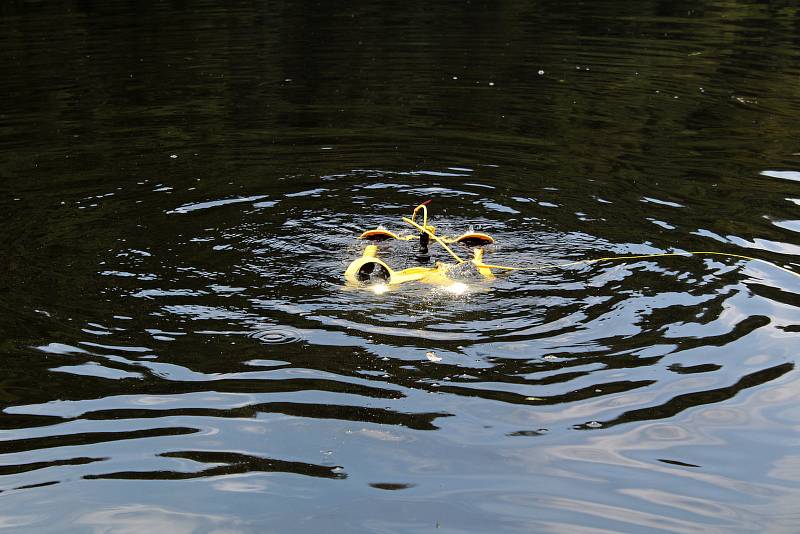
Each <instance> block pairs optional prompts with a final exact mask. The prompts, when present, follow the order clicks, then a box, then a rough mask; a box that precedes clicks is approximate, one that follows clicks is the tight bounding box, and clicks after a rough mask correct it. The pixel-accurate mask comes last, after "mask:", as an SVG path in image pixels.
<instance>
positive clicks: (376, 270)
mask: <svg viewBox="0 0 800 534" xmlns="http://www.w3.org/2000/svg"><path fill="white" fill-rule="evenodd" d="M430 202H431V201H430V200H427V201H425V202H423V203H422V204H419V205H418V206H417V207H416V208H414V211H413V212H412V213H411V217H403V218H402V220H403V222H404V223H406V224H408V225H409V226H411V227H413V228H414V229H416V230H417V231H418V232H419V233H417V234H415V233H411V234H398V233H395V232H392V231H390V230H387V229H386V228H383V227H382V226H379V227H377V228H375V229H373V230H367V231H366V232H363V233H362V234H361V235H360V236H358V239H362V240H366V241H371V242H372V244H369V245H367V246H366V247H365V248H364V252H363V254H362V255H361V257H359V258H356V259H355V260H353V261H352V262H351V263H350V265H349V266H348V267H347V269H346V270H345V272H344V277H345V280H347V283H348V285H350V286H354V287H369V288H370V289H371V290H372V291H373V292H375V293H377V294H380V293H384V292H386V291H388V290H389V289H390V288H391V287H392V286H398V285H400V284H404V283H407V282H420V283H423V284H431V285H436V286H442V287H444V289H446V290H448V291H450V292H452V293H456V294H460V293H464V292H465V291H466V290H467V286H466V285H465V284H464V283H463V282H460V281H459V280H458V278H459V277H460V276H461V275H463V273H464V272H465V270H464V267H468V268H469V270H471V271H473V272H475V271H477V273H478V274H479V275H480V277H482V279H484V280H492V279H494V277H495V276H494V274H493V273H492V270H504V271H530V270H543V269H549V268H556V267H569V266H572V265H581V264H582V265H589V264H593V263H598V262H603V261H628V260H637V259H649V258H664V257H669V256H682V257H687V256H717V257H720V256H721V257H727V258H736V259H740V260H748V261H755V262H761V263H766V264H767V265H770V266H772V267H775V268H777V269H780V270H782V271H785V272H787V273H789V274H793V275H794V276H800V274H798V273H797V272H796V271H793V270H791V269H787V268H786V267H782V266H780V265H776V264H774V263H772V262H770V261H767V260H763V259H761V258H753V257H751V256H744V255H742V254H732V253H728V252H715V251H680V252H662V253H656V254H639V255H631V256H609V257H603V258H594V259H585V260H577V261H570V262H566V263H550V264H538V265H533V266H519V267H509V266H506V265H492V264H487V263H484V261H483V255H484V248H483V247H484V246H485V245H490V244H492V243H494V242H495V240H494V238H493V237H492V236H490V235H488V234H485V233H483V232H475V231H472V230H470V231H468V232H464V233H463V234H461V235H459V236H457V237H448V236H439V235H436V228H435V227H434V226H431V225H429V224H428V204H429V203H430ZM420 212H422V224H420V223H418V222H417V216H418V214H419V213H420ZM415 239H417V240H418V241H419V247H420V254H419V256H420V257H422V258H427V256H428V245H429V244H430V242H431V240H433V241H434V242H435V243H437V244H439V245H441V246H442V248H444V250H446V251H447V252H448V254H450V256H452V257H453V259H454V260H455V263H446V262H441V261H437V262H436V263H435V264H434V266H433V267H424V266H417V267H409V268H407V269H402V270H399V271H397V270H394V269H392V268H391V267H389V265H388V264H387V263H386V262H385V261H383V260H382V259H380V258H379V257H378V245H377V244H375V243H380V242H384V241H390V240H395V241H413V240H415ZM451 244H460V245H465V246H468V247H471V248H472V259H471V260H469V261H466V260H463V259H462V258H461V257H460V256H459V255H458V254H456V253H455V252H454V251H453V249H452V248H450V246H449V245H451Z"/></svg>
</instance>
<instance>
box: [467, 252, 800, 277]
mask: <svg viewBox="0 0 800 534" xmlns="http://www.w3.org/2000/svg"><path fill="white" fill-rule="evenodd" d="M702 255H710V256H724V257H728V258H739V259H742V260H750V261H758V262H761V263H766V264H767V265H771V266H772V267H776V268H778V269H780V270H781V271H786V272H787V273H789V274H793V275H795V276H800V273H797V272H795V271H792V270H791V269H787V268H786V267H781V266H780V265H777V264H775V263H772V262H770V261H767V260H762V259H761V258H753V257H752V256H744V255H742V254H732V253H728V252H712V251H707V250H698V251H686V252H662V253H658V254H639V255H635V256H609V257H606V258H595V259H591V260H578V261H570V262H567V263H550V264H543V265H536V266H531V267H509V266H507V265H489V264H479V265H478V267H487V268H489V269H504V270H506V271H535V270H541V269H550V268H554V267H569V266H571V265H581V264H590V263H597V262H601V261H619V260H622V261H624V260H637V259H646V258H664V257H667V256H683V257H686V256H702Z"/></svg>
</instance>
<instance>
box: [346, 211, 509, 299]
mask: <svg viewBox="0 0 800 534" xmlns="http://www.w3.org/2000/svg"><path fill="white" fill-rule="evenodd" d="M429 203H430V200H428V201H426V202H423V203H422V204H420V205H418V206H417V207H416V208H414V211H413V212H412V213H411V217H403V222H405V223H406V224H408V225H410V226H412V227H413V228H415V229H417V230H418V231H419V234H397V233H395V232H392V231H390V230H387V229H385V228H383V227H380V226H379V227H378V228H375V229H374V230H367V231H366V232H364V233H362V234H361V235H360V236H358V239H363V240H367V241H372V242H382V241H388V240H396V241H412V240H414V239H418V240H419V247H420V255H421V256H423V257H425V256H427V253H428V245H429V244H430V241H431V240H433V241H434V242H435V243H438V244H439V245H441V246H442V247H443V248H444V249H445V250H446V251H447V252H448V253H449V254H450V255H451V256H452V257H453V258H454V259H455V260H456V263H445V262H441V261H437V262H436V264H435V265H434V266H433V267H422V266H420V267H409V268H408V269H403V270H400V271H396V270H394V269H392V268H391V267H389V265H387V264H386V262H384V261H383V260H381V259H380V258H379V257H378V245H375V244H370V245H367V247H366V248H365V249H364V253H363V255H362V256H361V257H360V258H357V259H356V260H354V261H353V262H351V263H350V265H349V266H348V267H347V269H346V270H345V272H344V277H345V279H346V280H347V282H348V283H350V284H351V285H354V286H361V285H364V284H365V283H366V282H368V281H376V282H378V284H375V285H373V290H374V291H376V292H378V293H381V292H383V291H386V290H388V288H389V287H390V286H396V285H399V284H403V283H406V282H421V283H423V284H432V285H439V286H445V287H446V288H448V289H451V290H452V292H455V293H459V292H463V291H464V289H466V287H465V286H464V284H463V283H461V282H458V281H457V280H456V279H455V278H454V277H453V274H454V273H455V269H456V267H458V266H459V265H462V264H465V263H468V262H466V261H465V260H463V259H461V257H460V256H459V255H458V254H456V253H455V252H453V249H452V248H450V247H449V246H448V243H449V244H454V243H458V244H462V245H466V246H469V247H474V248H473V257H472V260H470V262H469V263H471V264H472V265H473V266H474V267H475V269H476V270H477V272H478V273H479V274H480V275H481V276H482V277H483V278H485V279H487V280H491V279H493V278H494V275H493V274H492V269H491V268H492V266H489V265H486V264H484V263H483V246H484V245H488V244H491V243H494V238H493V237H492V236H490V235H488V234H485V233H482V232H475V231H469V232H464V233H463V234H461V235H459V236H457V237H448V236H438V235H436V228H435V227H434V226H431V225H429V224H428V207H427V205H428V204H429ZM420 212H422V224H419V223H418V222H417V215H418V214H419V213H420Z"/></svg>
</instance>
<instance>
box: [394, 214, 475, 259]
mask: <svg viewBox="0 0 800 534" xmlns="http://www.w3.org/2000/svg"><path fill="white" fill-rule="evenodd" d="M403 222H404V223H407V224H410V225H411V226H413V227H414V228H416V229H417V230H419V231H420V232H425V233H426V234H428V236H430V237H432V238H433V239H434V240H435V241H436V242H437V243H439V244H440V245H442V247H444V249H445V250H446V251H447V252H449V253H450V255H451V256H453V257H454V258H455V259H456V261H457V262H458V263H464V260H462V259H461V258H459V257H458V254H456V253H455V252H453V249H451V248H450V247H448V246H447V243H445V242H444V241H442V240H441V239H439V236H437V235H436V234H434V233H433V232H431V231H430V230H428V229H427V228H424V227H422V226H420V225H418V224H417V223H415V222H414V221H412V220H411V219H409V218H408V217H403Z"/></svg>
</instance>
